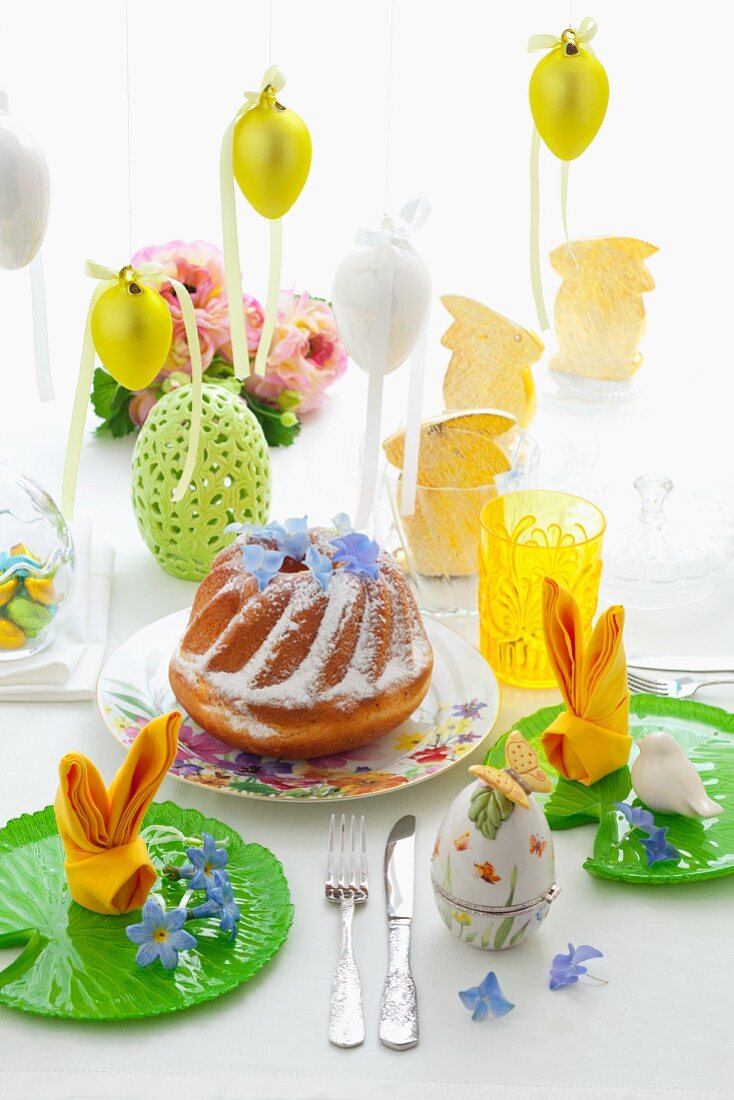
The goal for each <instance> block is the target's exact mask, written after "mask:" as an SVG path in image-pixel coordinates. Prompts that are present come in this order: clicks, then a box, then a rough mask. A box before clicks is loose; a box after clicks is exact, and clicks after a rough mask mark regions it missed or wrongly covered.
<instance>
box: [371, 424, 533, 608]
mask: <svg viewBox="0 0 734 1100" xmlns="http://www.w3.org/2000/svg"><path fill="white" fill-rule="evenodd" d="M495 442H496V443H497V445H498V446H499V447H500V448H501V449H502V450H503V451H504V452H505V454H506V455H507V458H508V460H509V462H510V469H509V470H508V471H507V472H506V473H503V474H498V475H497V476H496V477H495V478H494V479H493V480H492V481H491V482H489V483H487V484H486V485H479V486H476V487H473V488H470V489H465V488H457V487H452V486H447V487H442V488H433V487H428V486H425V485H418V486H417V487H416V496H415V512H414V513H413V515H412V516H403V515H401V514H400V503H401V489H402V480H401V471H400V470H398V469H396V468H395V467H394V466H388V467H387V469H386V472H385V486H386V490H387V496H388V498H389V501H390V511H391V515H392V523H391V524H390V526H389V530H387V531H385V532H384V533H382V532H380V534H381V536H382V537H381V538H380V539H379V541H380V542H381V543H382V545H383V546H385V548H386V549H389V550H391V551H392V553H393V554H394V555H395V557H396V558H397V559H398V561H399V562H400V564H401V565H402V566H403V569H404V570H405V572H406V574H407V575H408V577H409V579H410V582H411V587H412V589H413V592H414V595H415V597H416V600H417V601H418V606H419V607H420V608H421V610H422V611H427V612H429V613H430V614H431V615H436V616H443V615H446V616H451V615H476V614H477V608H478V573H479V529H480V525H479V515H480V513H481V511H482V508H483V507H484V505H485V504H486V503H487V502H488V501H490V500H493V499H494V498H495V497H496V496H500V495H502V494H504V493H509V492H513V491H514V490H516V489H530V488H533V487H534V485H535V484H536V480H537V474H538V467H539V464H540V448H539V447H538V444H537V443H536V442H535V440H534V439H533V438H532V436H530V435H528V433H527V432H525V431H523V430H522V429H520V428H511V429H510V431H509V432H506V433H505V435H503V436H501V437H499V438H498V439H496V440H495Z"/></svg>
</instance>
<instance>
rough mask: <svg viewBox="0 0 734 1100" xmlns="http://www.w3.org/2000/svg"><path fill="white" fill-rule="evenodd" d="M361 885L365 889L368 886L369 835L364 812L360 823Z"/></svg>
mask: <svg viewBox="0 0 734 1100" xmlns="http://www.w3.org/2000/svg"><path fill="white" fill-rule="evenodd" d="M359 885H360V886H361V887H362V889H363V890H364V889H366V887H367V836H366V830H365V823H364V814H362V818H361V820H360V823H359Z"/></svg>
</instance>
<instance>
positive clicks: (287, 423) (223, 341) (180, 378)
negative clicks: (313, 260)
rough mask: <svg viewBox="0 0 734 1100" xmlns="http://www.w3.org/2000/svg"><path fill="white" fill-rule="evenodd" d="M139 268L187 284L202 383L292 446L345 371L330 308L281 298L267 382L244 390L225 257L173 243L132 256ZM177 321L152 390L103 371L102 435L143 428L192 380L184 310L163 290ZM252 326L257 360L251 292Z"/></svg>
mask: <svg viewBox="0 0 734 1100" xmlns="http://www.w3.org/2000/svg"><path fill="white" fill-rule="evenodd" d="M131 262H132V265H133V266H135V265H136V264H138V263H146V262H154V263H159V264H161V266H162V267H163V269H164V270H165V271H166V272H167V274H169V275H172V276H174V278H176V279H178V280H179V281H180V282H182V283H183V284H184V286H185V287H186V288H187V290H188V291H189V293H190V295H191V300H192V302H193V305H194V310H195V313H196V328H197V332H198V336H199V346H200V348H201V360H202V367H203V368H204V381H205V382H211V383H215V384H218V385H223V386H225V387H226V388H228V389H230V390H234V391H235V392H236V393H238V394H239V395H240V396H241V397H242V399H243V400H244V401H246V402H247V404H248V405H249V406H250V408H251V409H252V410H253V412H254V413H255V415H256V416H257V417H258V419H259V421H260V423H261V424H262V426H263V430H264V432H265V437H266V439H267V440H268V442H269V443H271V444H272V445H274V446H277V445H279V444H283V445H287V444H289V443H292V442H293V439H294V437H295V435H296V434H297V433H298V431H299V430H300V422H299V419H298V418H299V417H300V416H302V415H304V414H306V415H307V414H308V413H310V412H312V411H313V410H314V409H318V408H319V407H320V406H321V404H322V402H323V399H324V395H325V393H326V390H327V389H328V388H329V386H331V385H332V383H333V382H335V381H336V380H337V378H340V377H341V376H342V374H344V371H345V370H346V367H347V353H346V350H345V348H344V345H343V344H342V342H341V340H340V339H339V334H338V332H337V329H336V322H335V320H334V314H333V312H332V309H331V307H330V306H329V304H328V303H327V302H324V301H322V300H321V299H319V298H312V297H311V296H310V295H309V294H307V293H302V294H297V293H296V292H295V291H289V290H283V291H281V292H280V298H279V303H278V317H277V321H276V325H275V330H274V332H273V339H272V341H271V345H270V352H269V354H268V359H267V365H266V371H265V375H264V376H254V375H252V376H250V377H249V378H248V379H247V380H246V382H245V383H244V385H241V384H240V382H239V381H238V380H237V379H236V378H235V377H234V370H233V367H232V348H231V345H230V342H229V341H230V337H229V321H228V316H227V294H226V290H225V287H224V259H223V256H222V253H221V252H220V250H219V249H218V248H217V247H216V246H215V245H212V244H207V243H206V242H205V241H191V242H188V243H187V242H185V241H170V242H169V243H168V244H164V245H151V246H150V247H148V248H143V249H141V250H140V251H139V252H136V254H135V255H134V256H133V258H132V261H131ZM161 294H162V295H163V297H164V298H165V300H166V302H167V303H168V308H169V309H170V311H171V318H172V321H173V339H172V341H171V348H170V351H169V353H168V358H167V359H166V362H165V363H164V365H163V368H162V370H161V371H160V373H159V374H158V376H157V378H156V379H155V381H154V382H153V384H152V385H151V386H149V387H148V388H147V389H145V390H140V391H138V392H137V393H131V392H130V391H129V390H125V389H124V387H122V386H119V385H118V384H117V383H116V382H115V381H114V379H113V378H111V377H110V375H109V374H107V372H106V371H104V370H102V369H101V368H97V370H96V371H95V376H94V387H93V390H92V404H93V406H94V410H95V412H96V413H97V414H98V416H100V417H101V418H102V423H101V424H100V426H99V428H98V429H97V430H98V431H100V432H105V433H108V434H110V435H113V436H121V435H125V434H127V433H128V432H131V431H134V430H135V429H136V428H139V427H141V426H142V424H143V423H144V422H145V419H146V417H147V416H148V414H149V413H150V411H151V409H152V408H153V407H154V405H155V403H156V402H157V401H158V400H159V398H160V397H161V396H163V394H165V393H168V392H170V390H172V389H176V388H177V387H178V386H182V385H186V384H187V383H188V382H190V380H191V359H190V358H189V351H188V345H187V343H186V332H185V328H184V323H183V317H182V314H181V308H180V305H179V302H178V299H177V298H176V295H175V293H174V292H173V290H172V289H171V286H170V284H168V283H166V284H164V285H163V287H162V288H161ZM242 307H243V310H244V312H245V324H246V327H247V347H248V351H249V354H250V358H251V360H252V359H254V357H255V354H256V352H257V348H258V344H259V342H260V335H261V333H262V324H263V308H262V306H261V305H260V303H259V302H258V301H257V300H256V299H255V298H253V297H251V296H250V295H249V294H243V295H242Z"/></svg>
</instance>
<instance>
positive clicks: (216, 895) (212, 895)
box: [209, 871, 240, 940]
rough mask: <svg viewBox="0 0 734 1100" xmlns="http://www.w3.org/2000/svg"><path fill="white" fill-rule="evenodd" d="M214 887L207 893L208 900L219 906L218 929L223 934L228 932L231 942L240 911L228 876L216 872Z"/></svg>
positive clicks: (235, 933)
mask: <svg viewBox="0 0 734 1100" xmlns="http://www.w3.org/2000/svg"><path fill="white" fill-rule="evenodd" d="M215 878H216V883H217V884H216V886H214V887H213V888H212V889H211V890H210V891H209V900H210V901H213V902H215V904H216V905H218V906H219V916H220V921H219V927H220V928H221V929H222V931H223V932H229V938H230V939H231V940H233V939H234V938H235V936H236V935H237V925H238V922H239V919H240V910H239V907H238V905H237V902H236V901H235V900H234V892H233V890H232V883H231V882H230V881H229V875H227V874H222V872H220V871H217V872H216V873H215Z"/></svg>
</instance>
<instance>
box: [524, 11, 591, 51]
mask: <svg viewBox="0 0 734 1100" xmlns="http://www.w3.org/2000/svg"><path fill="white" fill-rule="evenodd" d="M598 30H599V28H598V26H597V23H596V19H592V18H591V16H590V15H587V16H586V18H585V19H582V20H581V22H580V23H579V26H578V29H577V30H576V31H575V34H576V41H577V42H581V44H582V45H584V44H586V43H588V42H591V40H592V38H593V37H594V35H595V34H596V32H597V31H598ZM562 45H563V39H562V38H558V37H557V36H556V35H555V34H531V35H530V38H529V39H528V53H534V52H535V51H536V50H555V49H557V47H558V46H562Z"/></svg>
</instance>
